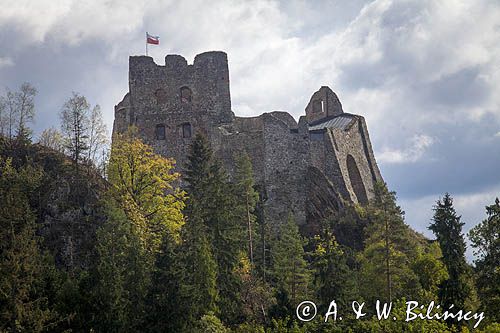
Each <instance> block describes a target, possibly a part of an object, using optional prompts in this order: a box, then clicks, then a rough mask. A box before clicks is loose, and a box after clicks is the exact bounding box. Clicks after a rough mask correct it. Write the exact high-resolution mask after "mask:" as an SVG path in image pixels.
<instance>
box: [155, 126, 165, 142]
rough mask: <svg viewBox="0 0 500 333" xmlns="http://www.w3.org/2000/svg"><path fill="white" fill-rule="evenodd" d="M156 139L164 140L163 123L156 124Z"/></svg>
mask: <svg viewBox="0 0 500 333" xmlns="http://www.w3.org/2000/svg"><path fill="white" fill-rule="evenodd" d="M156 140H165V125H161V124H160V125H156Z"/></svg>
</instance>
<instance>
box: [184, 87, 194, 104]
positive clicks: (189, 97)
mask: <svg viewBox="0 0 500 333" xmlns="http://www.w3.org/2000/svg"><path fill="white" fill-rule="evenodd" d="M192 98H193V92H192V91H191V89H189V88H188V87H182V88H181V102H182V103H186V104H187V103H191V101H192Z"/></svg>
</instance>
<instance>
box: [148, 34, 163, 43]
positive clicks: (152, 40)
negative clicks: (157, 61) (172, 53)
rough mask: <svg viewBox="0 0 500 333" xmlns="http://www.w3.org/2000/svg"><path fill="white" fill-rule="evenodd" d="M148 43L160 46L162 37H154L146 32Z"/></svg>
mask: <svg viewBox="0 0 500 333" xmlns="http://www.w3.org/2000/svg"><path fill="white" fill-rule="evenodd" d="M146 43H148V44H154V45H158V44H160V36H152V35H150V34H149V33H147V32H146Z"/></svg>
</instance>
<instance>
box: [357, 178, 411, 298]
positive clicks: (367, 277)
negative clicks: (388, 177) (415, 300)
mask: <svg viewBox="0 0 500 333" xmlns="http://www.w3.org/2000/svg"><path fill="white" fill-rule="evenodd" d="M403 214H404V213H403V211H402V210H401V208H400V207H399V206H398V205H397V203H396V194H395V192H390V191H389V190H388V189H387V186H386V185H385V184H384V183H377V184H375V188H374V198H373V199H372V200H371V201H370V203H369V205H368V207H367V208H366V216H367V219H368V223H369V226H368V227H367V232H366V233H367V235H369V237H368V238H367V239H366V241H365V249H364V250H363V252H362V253H361V254H360V256H359V260H360V263H361V281H363V282H362V284H361V286H360V288H361V293H362V294H363V296H364V297H365V298H366V299H367V300H369V301H374V300H376V299H380V296H381V291H382V290H384V291H385V295H384V296H385V297H384V298H385V300H386V301H389V302H391V301H392V300H393V299H397V298H399V297H401V296H404V295H406V296H408V297H410V296H411V297H415V296H416V295H418V293H419V291H420V286H419V284H418V278H417V276H416V275H415V273H414V272H413V271H412V269H411V260H412V258H414V257H415V255H416V244H415V241H414V240H413V238H414V237H412V235H411V234H410V233H409V228H408V226H407V225H406V224H405V223H404V220H403Z"/></svg>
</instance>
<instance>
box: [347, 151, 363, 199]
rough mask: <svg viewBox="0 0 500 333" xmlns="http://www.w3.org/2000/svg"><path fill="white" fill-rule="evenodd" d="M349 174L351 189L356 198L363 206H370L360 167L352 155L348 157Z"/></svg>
mask: <svg viewBox="0 0 500 333" xmlns="http://www.w3.org/2000/svg"><path fill="white" fill-rule="evenodd" d="M347 172H348V173H349V180H350V181H351V187H352V190H353V191H354V194H355V195H356V198H357V199H358V202H359V203H360V204H362V205H366V204H368V197H367V196H366V190H365V185H364V184H363V179H362V178H361V174H360V173H359V169H358V166H357V164H356V161H355V160H354V157H352V155H347Z"/></svg>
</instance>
